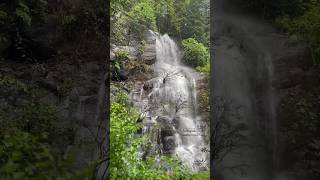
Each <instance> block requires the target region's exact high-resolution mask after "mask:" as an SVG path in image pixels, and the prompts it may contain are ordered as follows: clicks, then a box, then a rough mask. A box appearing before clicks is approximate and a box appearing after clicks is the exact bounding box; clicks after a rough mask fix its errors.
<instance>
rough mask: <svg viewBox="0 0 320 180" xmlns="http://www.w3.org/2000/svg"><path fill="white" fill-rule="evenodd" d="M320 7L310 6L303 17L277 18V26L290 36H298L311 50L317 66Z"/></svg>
mask: <svg viewBox="0 0 320 180" xmlns="http://www.w3.org/2000/svg"><path fill="white" fill-rule="evenodd" d="M319 22H320V7H319V6H316V5H314V6H310V7H309V8H308V9H307V10H306V11H305V12H304V14H303V15H301V16H298V17H294V18H290V17H289V16H288V15H284V16H281V17H278V18H276V20H275V25H276V26H277V27H278V28H279V29H281V30H283V31H285V32H288V33H290V34H297V35H298V36H299V37H300V39H301V40H303V41H305V42H306V44H307V45H308V47H309V48H310V51H311V55H312V59H313V61H314V63H315V64H318V63H320V23H319Z"/></svg>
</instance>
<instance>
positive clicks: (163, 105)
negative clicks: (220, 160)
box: [136, 35, 206, 171]
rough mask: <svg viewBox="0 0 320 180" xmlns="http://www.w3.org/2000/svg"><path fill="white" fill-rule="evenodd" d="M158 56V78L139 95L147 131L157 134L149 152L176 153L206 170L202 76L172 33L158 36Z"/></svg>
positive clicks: (189, 162)
mask: <svg viewBox="0 0 320 180" xmlns="http://www.w3.org/2000/svg"><path fill="white" fill-rule="evenodd" d="M156 55H157V56H156V58H157V60H156V63H155V64H154V65H153V69H154V78H153V79H151V80H149V81H147V82H144V83H143V85H142V86H141V90H138V91H137V92H140V93H138V94H137V95H136V97H137V98H139V100H138V103H137V104H138V106H139V108H140V109H141V111H142V112H143V114H144V124H145V127H144V128H143V133H144V134H148V133H149V134H153V136H152V137H153V138H151V139H152V141H153V142H152V143H153V144H156V145H155V147H154V149H153V150H152V152H148V153H149V154H156V155H159V154H171V155H173V156H174V155H176V156H177V157H178V158H179V159H180V160H182V162H184V164H185V165H187V166H188V167H190V168H191V169H193V170H195V171H197V170H201V169H204V168H206V165H204V164H201V165H199V163H198V164H197V162H204V161H206V157H205V155H204V153H201V147H203V146H205V144H204V141H203V137H202V135H203V131H202V129H201V128H200V127H201V124H200V121H199V119H200V118H199V117H198V112H197V92H196V81H197V79H198V78H199V75H198V73H197V72H196V71H194V70H193V69H191V68H189V67H186V66H184V65H183V64H182V63H181V54H180V51H179V48H178V47H177V45H176V43H175V42H174V41H173V40H172V39H171V38H170V37H169V36H168V35H163V36H157V38H156ZM156 125H158V128H155V126H156ZM159 127H160V128H159ZM155 129H158V130H156V131H155ZM154 132H156V133H157V134H158V135H154ZM145 151H151V150H145Z"/></svg>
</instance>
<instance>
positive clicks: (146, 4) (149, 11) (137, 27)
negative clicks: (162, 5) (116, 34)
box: [126, 0, 156, 39]
mask: <svg viewBox="0 0 320 180" xmlns="http://www.w3.org/2000/svg"><path fill="white" fill-rule="evenodd" d="M126 18H127V22H128V24H129V27H130V29H129V31H130V32H131V33H132V34H134V35H135V36H137V37H138V38H140V39H141V36H142V34H141V33H142V32H143V31H144V30H147V29H151V30H155V29H156V16H155V12H154V9H153V4H152V2H151V0H140V1H139V2H138V3H137V4H136V5H134V6H133V8H132V9H131V10H130V11H129V12H128V14H127V16H126Z"/></svg>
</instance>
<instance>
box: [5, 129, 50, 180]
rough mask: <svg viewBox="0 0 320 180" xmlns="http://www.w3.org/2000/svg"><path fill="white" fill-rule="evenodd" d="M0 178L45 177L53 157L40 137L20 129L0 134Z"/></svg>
mask: <svg viewBox="0 0 320 180" xmlns="http://www.w3.org/2000/svg"><path fill="white" fill-rule="evenodd" d="M0 139H1V141H0V142H1V143H0V162H1V163H0V164H1V165H0V179H22V178H36V179H45V178H46V177H48V175H49V174H48V172H49V171H51V169H52V168H53V165H54V163H53V161H54V158H53V156H52V155H51V154H50V152H49V147H48V145H47V144H45V143H42V142H41V141H43V140H41V138H40V137H36V136H33V135H30V134H28V133H24V132H21V131H11V132H6V133H5V135H4V134H2V133H1V134H0Z"/></svg>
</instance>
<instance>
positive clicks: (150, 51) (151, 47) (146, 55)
mask: <svg viewBox="0 0 320 180" xmlns="http://www.w3.org/2000/svg"><path fill="white" fill-rule="evenodd" d="M141 60H142V62H143V63H145V64H148V65H152V64H154V63H155V62H156V47H155V44H146V46H145V49H144V52H143V54H142V55H141Z"/></svg>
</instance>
